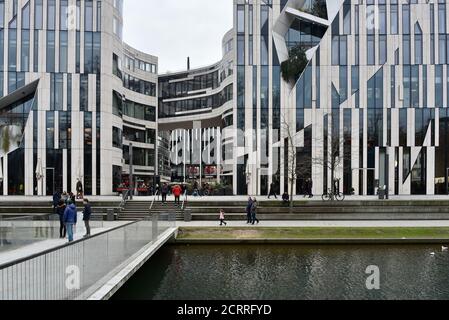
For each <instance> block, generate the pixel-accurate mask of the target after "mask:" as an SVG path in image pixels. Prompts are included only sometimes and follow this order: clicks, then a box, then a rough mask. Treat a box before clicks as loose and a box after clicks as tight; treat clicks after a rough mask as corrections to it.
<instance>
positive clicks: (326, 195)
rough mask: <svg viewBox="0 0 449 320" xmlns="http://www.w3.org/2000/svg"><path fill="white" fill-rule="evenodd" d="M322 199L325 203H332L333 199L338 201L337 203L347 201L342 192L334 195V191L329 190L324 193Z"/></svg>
mask: <svg viewBox="0 0 449 320" xmlns="http://www.w3.org/2000/svg"><path fill="white" fill-rule="evenodd" d="M321 199H323V201H331V200H332V199H336V200H337V201H343V200H345V195H344V194H343V193H342V192H337V193H334V192H333V191H332V190H330V189H329V190H328V192H326V193H324V194H323V195H322V196H321Z"/></svg>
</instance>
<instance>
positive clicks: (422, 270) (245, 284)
mask: <svg viewBox="0 0 449 320" xmlns="http://www.w3.org/2000/svg"><path fill="white" fill-rule="evenodd" d="M439 251H441V248H440V247H437V246H359V247H354V246H323V247H319V246H281V247H280V246H239V247H233V246H167V247H165V248H163V249H161V251H160V252H159V253H158V254H157V255H155V256H154V257H153V258H152V259H151V260H150V262H149V263H147V264H146V265H145V266H144V267H143V268H142V269H141V270H140V271H139V272H138V273H137V274H136V275H135V276H134V277H133V278H132V279H131V280H130V281H129V282H128V283H127V284H126V285H125V286H124V287H123V288H122V289H121V290H120V291H119V292H118V293H117V294H116V295H115V296H114V299H183V300H189V299H198V300H203V299H204V300H208V299H212V300H215V299H216V300H228V299H262V300H264V299H279V300H293V299H449V275H448V272H447V269H448V265H449V253H448V252H439ZM430 252H437V254H436V255H435V256H431V255H430ZM369 265H376V266H378V267H379V268H380V272H381V281H380V282H381V289H380V290H378V291H370V290H367V289H366V286H365V283H366V279H367V277H368V275H366V274H365V270H366V268H367V266H369Z"/></svg>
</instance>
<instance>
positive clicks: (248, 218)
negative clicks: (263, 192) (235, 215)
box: [246, 197, 253, 224]
mask: <svg viewBox="0 0 449 320" xmlns="http://www.w3.org/2000/svg"><path fill="white" fill-rule="evenodd" d="M252 206H253V199H252V198H251V197H249V198H248V203H247V205H246V224H249V223H251V222H252V221H253V219H252V218H251V207H252Z"/></svg>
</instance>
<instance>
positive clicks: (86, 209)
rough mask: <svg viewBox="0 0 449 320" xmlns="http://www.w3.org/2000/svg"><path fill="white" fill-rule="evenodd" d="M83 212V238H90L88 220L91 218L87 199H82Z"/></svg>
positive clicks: (90, 209)
mask: <svg viewBox="0 0 449 320" xmlns="http://www.w3.org/2000/svg"><path fill="white" fill-rule="evenodd" d="M83 202H84V210H83V221H84V226H85V227H86V234H85V235H84V238H87V237H90V224H89V222H90V218H91V216H92V208H91V206H90V204H89V199H84V201H83Z"/></svg>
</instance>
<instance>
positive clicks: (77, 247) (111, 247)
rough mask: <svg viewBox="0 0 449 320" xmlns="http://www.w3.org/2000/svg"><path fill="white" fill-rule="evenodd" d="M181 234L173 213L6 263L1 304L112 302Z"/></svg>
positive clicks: (1, 268)
mask: <svg viewBox="0 0 449 320" xmlns="http://www.w3.org/2000/svg"><path fill="white" fill-rule="evenodd" d="M176 230H177V229H176V227H175V221H174V217H173V215H153V216H152V218H150V219H146V220H140V221H136V222H128V223H123V224H121V225H119V226H117V227H114V228H112V229H109V230H106V231H102V232H98V233H97V234H94V235H93V236H92V237H90V238H86V239H80V240H78V241H75V242H73V243H71V244H64V245H63V246H59V247H54V248H51V249H48V250H45V251H40V252H38V253H35V254H32V255H29V256H26V257H22V258H19V259H16V260H13V261H11V260H10V261H8V262H6V263H3V264H2V262H0V300H86V299H91V300H96V299H107V298H109V297H110V296H112V295H113V294H114V293H115V292H116V290H118V289H119V288H120V287H121V285H122V284H123V283H125V282H126V280H127V279H129V278H130V277H131V276H132V275H133V274H134V273H135V272H136V271H137V270H138V269H139V268H140V266H142V265H143V264H144V263H145V262H146V261H147V260H148V259H149V258H150V257H151V256H152V255H153V254H154V253H155V252H156V251H157V250H158V249H159V248H160V247H162V246H163V245H164V244H165V243H166V242H167V241H168V240H170V239H171V238H172V237H174V236H175V234H176Z"/></svg>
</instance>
